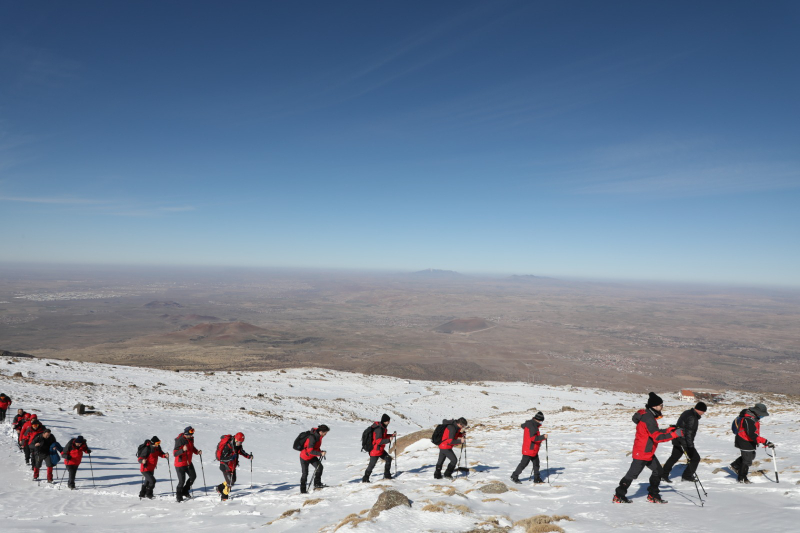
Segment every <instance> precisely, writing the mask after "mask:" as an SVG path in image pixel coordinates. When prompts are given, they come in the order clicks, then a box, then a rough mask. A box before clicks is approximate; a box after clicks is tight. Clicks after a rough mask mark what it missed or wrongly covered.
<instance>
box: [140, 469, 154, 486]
mask: <svg viewBox="0 0 800 533" xmlns="http://www.w3.org/2000/svg"><path fill="white" fill-rule="evenodd" d="M142 475H143V476H144V488H145V489H147V490H149V491H152V490H153V489H154V488H156V476H155V474H154V473H153V472H142Z"/></svg>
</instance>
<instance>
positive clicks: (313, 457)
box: [300, 424, 330, 494]
mask: <svg viewBox="0 0 800 533" xmlns="http://www.w3.org/2000/svg"><path fill="white" fill-rule="evenodd" d="M329 431H330V428H329V427H328V426H326V425H325V424H320V426H319V427H316V428H312V429H311V432H310V433H309V435H308V437H307V438H306V440H305V442H304V443H303V449H302V450H300V468H301V469H302V472H303V473H302V475H301V476H300V494H305V493H306V481H307V480H308V467H309V466H313V467H314V488H315V489H324V488H325V487H327V485H325V484H323V483H322V471H323V470H325V467H324V466H322V461H321V460H320V458H321V457H325V456H326V455H327V454H328V452H326V451H324V450H321V449H320V447H321V446H322V439H323V438H324V437H325V435H327V434H328V432H329Z"/></svg>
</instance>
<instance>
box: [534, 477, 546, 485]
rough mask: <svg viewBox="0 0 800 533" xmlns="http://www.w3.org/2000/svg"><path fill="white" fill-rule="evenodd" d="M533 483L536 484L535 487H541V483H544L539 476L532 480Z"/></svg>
mask: <svg viewBox="0 0 800 533" xmlns="http://www.w3.org/2000/svg"><path fill="white" fill-rule="evenodd" d="M533 482H534V483H536V484H537V485H541V484H542V483H544V480H543V479H542V478H540V477H539V476H536V477H535V478H533Z"/></svg>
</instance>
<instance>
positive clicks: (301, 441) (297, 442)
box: [292, 431, 311, 452]
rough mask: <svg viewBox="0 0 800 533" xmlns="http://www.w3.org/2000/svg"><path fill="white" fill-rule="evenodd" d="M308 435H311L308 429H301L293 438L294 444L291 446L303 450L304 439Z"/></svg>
mask: <svg viewBox="0 0 800 533" xmlns="http://www.w3.org/2000/svg"><path fill="white" fill-rule="evenodd" d="M310 436H311V432H310V431H303V432H302V433H300V434H299V435H298V436H297V438H296V439H294V444H292V448H294V449H295V450H296V451H298V452H300V451H303V448H304V447H305V445H306V439H307V438H308V437H310Z"/></svg>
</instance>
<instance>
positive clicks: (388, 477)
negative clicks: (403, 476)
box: [383, 474, 392, 479]
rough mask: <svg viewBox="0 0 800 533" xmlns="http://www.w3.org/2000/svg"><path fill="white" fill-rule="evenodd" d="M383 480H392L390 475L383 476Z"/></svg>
mask: <svg viewBox="0 0 800 533" xmlns="http://www.w3.org/2000/svg"><path fill="white" fill-rule="evenodd" d="M383 479H392V475H391V474H384V475H383Z"/></svg>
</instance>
